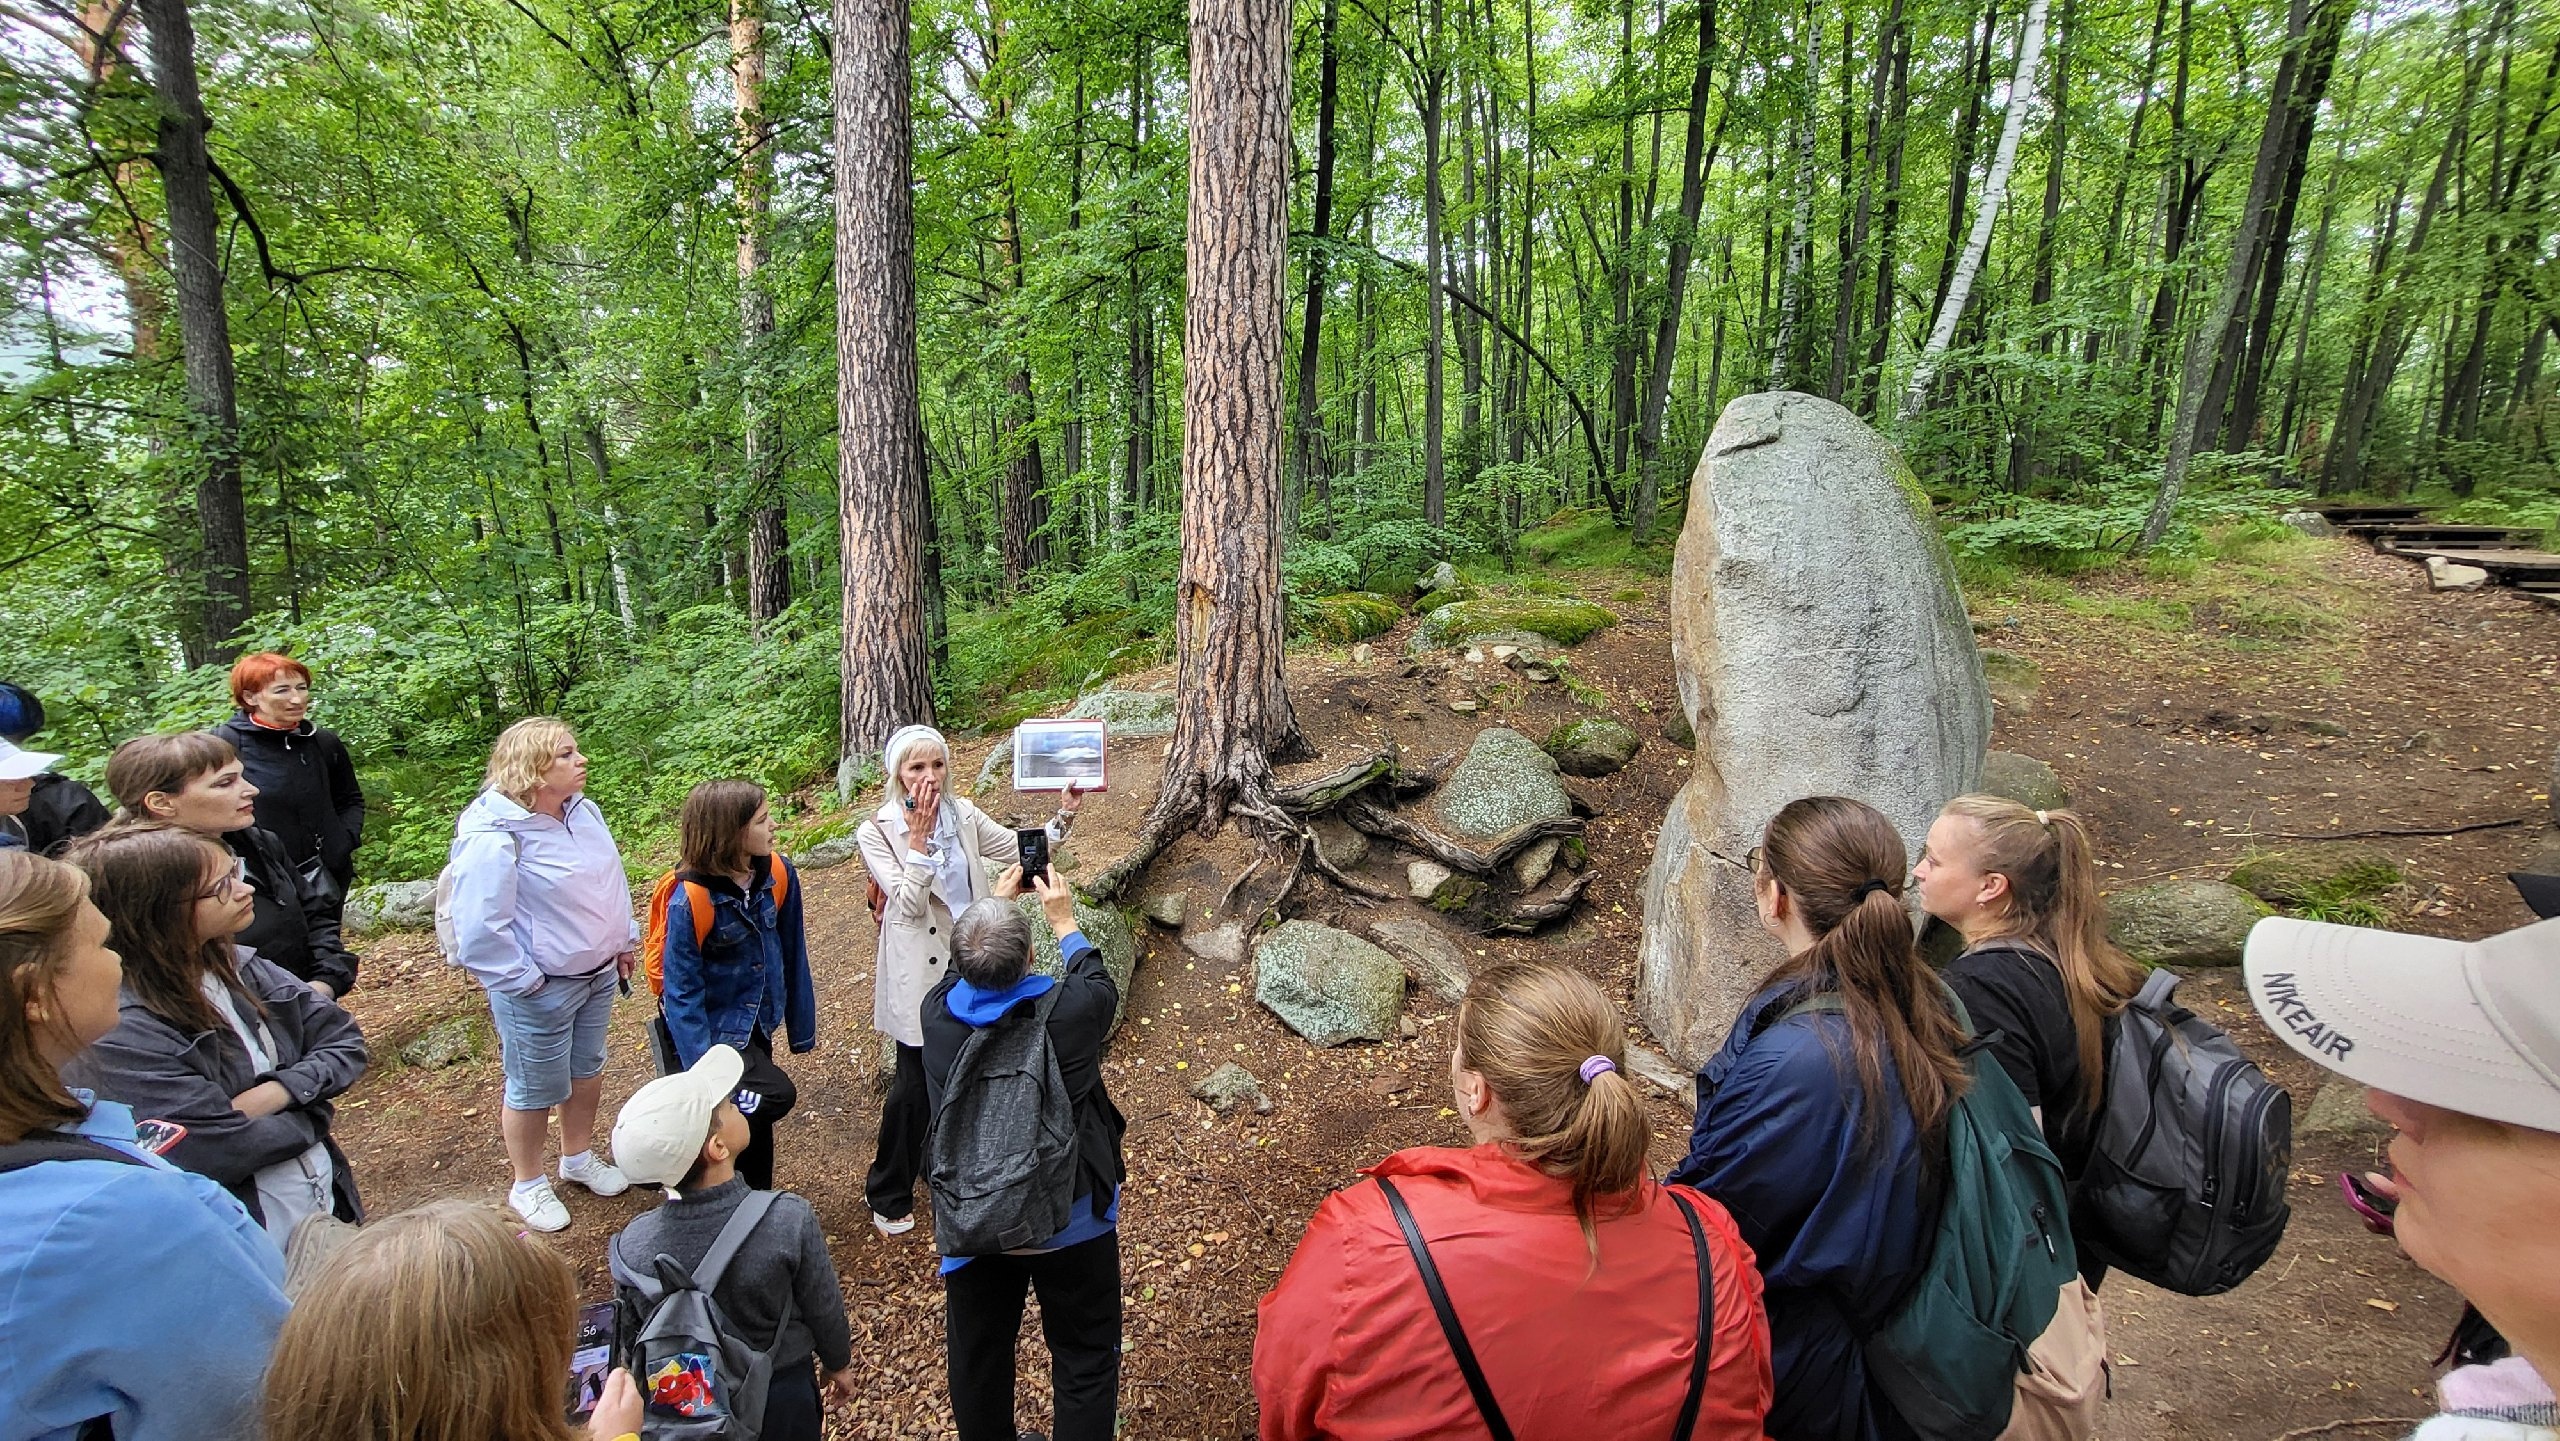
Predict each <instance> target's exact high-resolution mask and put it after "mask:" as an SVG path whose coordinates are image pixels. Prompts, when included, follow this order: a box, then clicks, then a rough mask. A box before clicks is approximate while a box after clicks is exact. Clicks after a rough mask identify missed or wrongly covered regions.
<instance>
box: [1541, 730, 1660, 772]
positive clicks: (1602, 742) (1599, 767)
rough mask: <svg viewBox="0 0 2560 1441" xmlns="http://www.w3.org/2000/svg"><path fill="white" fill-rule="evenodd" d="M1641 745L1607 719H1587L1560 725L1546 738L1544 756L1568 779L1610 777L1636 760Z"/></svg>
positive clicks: (1634, 734)
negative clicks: (1570, 777)
mask: <svg viewBox="0 0 2560 1441" xmlns="http://www.w3.org/2000/svg"><path fill="white" fill-rule="evenodd" d="M1642 744H1644V742H1643V741H1641V740H1639V739H1638V738H1637V736H1636V733H1635V732H1634V731H1631V730H1629V729H1627V728H1626V727H1625V726H1623V725H1620V724H1619V723H1618V722H1616V721H1614V720H1611V719H1609V718H1608V717H1606V716H1586V717H1584V718H1583V719H1581V720H1577V721H1569V722H1567V723H1565V724H1564V725H1560V726H1558V727H1556V728H1555V730H1554V731H1553V732H1552V733H1551V734H1549V735H1548V737H1547V747H1546V749H1547V754H1549V755H1551V756H1554V757H1555V758H1556V769H1558V770H1560V771H1563V772H1564V773H1565V774H1566V775H1569V776H1605V775H1613V774H1615V773H1617V772H1618V771H1619V770H1621V769H1623V768H1625V766H1626V764H1627V762H1629V761H1631V760H1634V759H1635V757H1636V748H1637V747H1638V746H1641V745H1642Z"/></svg>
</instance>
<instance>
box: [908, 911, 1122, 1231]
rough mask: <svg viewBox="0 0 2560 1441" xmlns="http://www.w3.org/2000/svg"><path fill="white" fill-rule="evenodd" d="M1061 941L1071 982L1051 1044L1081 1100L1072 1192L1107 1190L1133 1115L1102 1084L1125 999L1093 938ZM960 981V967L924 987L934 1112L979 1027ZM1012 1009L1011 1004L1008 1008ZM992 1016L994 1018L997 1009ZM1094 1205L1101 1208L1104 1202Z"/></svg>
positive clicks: (1070, 1091) (1065, 981)
mask: <svg viewBox="0 0 2560 1441" xmlns="http://www.w3.org/2000/svg"><path fill="white" fill-rule="evenodd" d="M1060 949H1061V950H1062V951H1063V952H1064V953H1065V956H1066V974H1065V975H1064V976H1061V977H1060V978H1059V980H1058V984H1059V985H1060V986H1062V987H1064V988H1065V990H1064V993H1063V994H1061V995H1060V996H1059V997H1058V1004H1057V1005H1056V1006H1054V1007H1052V1008H1051V1009H1050V1012H1049V1047H1050V1049H1051V1050H1052V1051H1054V1052H1056V1053H1057V1057H1058V1079H1059V1080H1061V1081H1064V1082H1065V1083H1066V1087H1067V1096H1068V1098H1069V1099H1070V1100H1072V1101H1073V1102H1074V1103H1075V1108H1076V1189H1075V1197H1074V1199H1077V1200H1082V1199H1083V1198H1084V1197H1086V1196H1089V1195H1101V1196H1106V1197H1107V1196H1108V1195H1109V1194H1110V1192H1111V1189H1112V1188H1113V1187H1115V1186H1117V1185H1119V1184H1120V1182H1121V1181H1122V1180H1123V1179H1124V1178H1125V1177H1126V1176H1127V1175H1128V1169H1129V1168H1128V1164H1127V1162H1126V1161H1125V1160H1123V1159H1122V1157H1121V1154H1120V1136H1121V1133H1122V1132H1123V1131H1124V1130H1126V1129H1127V1128H1128V1123H1127V1122H1126V1121H1124V1120H1122V1119H1121V1116H1120V1108H1119V1107H1118V1106H1115V1105H1113V1104H1112V1103H1111V1092H1110V1091H1108V1090H1106V1089H1105V1088H1104V1087H1103V1084H1102V1047H1103V1043H1104V1042H1105V1041H1107V1040H1109V1039H1110V1037H1111V1017H1112V1015H1113V1014H1114V1013H1115V1012H1117V1011H1118V1010H1119V1007H1120V988H1119V986H1117V985H1115V984H1114V983H1113V982H1112V979H1111V973H1110V972H1109V971H1106V970H1104V969H1103V968H1102V953H1101V952H1100V951H1097V950H1095V949H1094V947H1093V943H1092V942H1091V941H1087V940H1085V939H1084V937H1082V936H1075V937H1072V938H1070V943H1069V944H1067V945H1065V946H1062V947H1060ZM959 983H960V977H959V975H958V974H957V973H956V972H955V973H952V974H948V975H945V976H944V977H943V978H942V980H941V982H940V983H939V984H937V985H936V986H934V988H933V989H932V990H931V991H929V992H927V993H926V995H925V998H924V1005H923V1007H922V1008H921V1009H922V1016H921V1019H922V1020H923V1022H924V1087H925V1098H926V1102H927V1104H928V1106H929V1107H930V1110H929V1111H928V1114H935V1115H938V1114H940V1113H941V1110H942V1082H943V1080H944V1078H945V1077H947V1076H949V1075H950V1074H951V1063H952V1062H954V1061H956V1060H958V1059H960V1047H961V1045H962V1044H963V1043H964V1042H966V1041H967V1040H968V1039H969V1033H970V1032H971V1031H974V1030H976V1029H977V1027H975V1026H972V1025H970V1024H969V1023H968V1022H966V1021H964V1020H961V1019H960V1018H959V1017H957V1016H955V1015H953V1014H952V1013H951V1005H950V998H951V988H952V987H953V986H956V985H958V984H959ZM1036 999H1038V998H1037V997H1032V996H1026V997H1024V998H1023V999H1022V1000H1021V1001H1019V1002H1016V1005H1029V1004H1031V1003H1032V1002H1033V1001H1035V1000H1036ZM1012 1009H1013V1008H1012V1007H1007V1008H1006V1013H1007V1014H1010V1013H1011V1011H1012ZM987 1024H993V1018H992V1017H990V1018H989V1020H988V1022H987ZM1096 1205H1097V1208H1098V1207H1099V1205H1100V1203H1099V1202H1097V1203H1096Z"/></svg>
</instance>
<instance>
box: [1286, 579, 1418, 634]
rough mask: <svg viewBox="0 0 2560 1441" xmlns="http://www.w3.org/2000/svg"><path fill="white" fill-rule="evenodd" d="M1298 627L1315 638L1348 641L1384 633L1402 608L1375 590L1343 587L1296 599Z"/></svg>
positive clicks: (1401, 612)
mask: <svg viewBox="0 0 2560 1441" xmlns="http://www.w3.org/2000/svg"><path fill="white" fill-rule="evenodd" d="M1296 610H1297V623H1298V629H1299V630H1300V631H1301V632H1302V633H1304V634H1306V635H1310V636H1313V637H1315V638H1316V639H1317V640H1325V641H1332V642H1334V643H1335V644H1337V645H1349V644H1350V643H1351V642H1353V641H1355V640H1367V639H1368V638H1369V637H1371V636H1373V635H1380V634H1383V633H1385V631H1386V629H1387V627H1389V626H1391V625H1394V624H1395V623H1396V619H1397V617H1399V616H1401V615H1403V614H1404V611H1403V609H1402V608H1401V607H1399V606H1398V605H1397V604H1396V603H1395V602H1394V601H1392V600H1389V599H1388V598H1387V597H1385V596H1383V595H1379V594H1378V593H1376V592H1375V591H1366V590H1346V591H1343V592H1341V593H1340V594H1338V595H1321V596H1316V597H1314V598H1313V599H1309V600H1301V601H1299V602H1298V603H1297V606H1296Z"/></svg>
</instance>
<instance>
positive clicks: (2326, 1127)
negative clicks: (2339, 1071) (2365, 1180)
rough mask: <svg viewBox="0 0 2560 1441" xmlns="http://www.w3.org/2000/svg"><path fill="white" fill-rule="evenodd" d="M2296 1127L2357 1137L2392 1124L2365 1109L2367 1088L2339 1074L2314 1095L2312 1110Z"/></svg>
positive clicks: (2311, 1132)
mask: <svg viewBox="0 0 2560 1441" xmlns="http://www.w3.org/2000/svg"><path fill="white" fill-rule="evenodd" d="M2294 1129H2295V1130H2297V1131H2300V1132H2302V1133H2303V1134H2305V1135H2313V1136H2356V1135H2365V1134H2369V1133H2370V1134H2378V1133H2380V1132H2384V1131H2388V1130H2390V1129H2391V1127H2390V1126H2389V1125H2388V1124H2387V1123H2385V1122H2384V1121H2383V1120H2382V1119H2381V1118H2380V1117H2378V1116H2376V1115H2374V1114H2373V1112H2371V1111H2368V1110H2366V1109H2365V1104H2364V1087H2362V1086H2359V1085H2357V1084H2356V1083H2355V1082H2353V1081H2350V1080H2347V1079H2345V1078H2344V1077H2339V1078H2335V1079H2332V1080H2330V1081H2328V1082H2327V1083H2325V1084H2323V1085H2322V1086H2321V1087H2320V1093H2319V1094H2318V1095H2316V1096H2313V1097H2312V1098H2311V1109H2310V1110H2308V1111H2305V1112H2304V1113H2303V1115H2302V1119H2301V1120H2300V1121H2298V1122H2296V1123H2295V1124H2294Z"/></svg>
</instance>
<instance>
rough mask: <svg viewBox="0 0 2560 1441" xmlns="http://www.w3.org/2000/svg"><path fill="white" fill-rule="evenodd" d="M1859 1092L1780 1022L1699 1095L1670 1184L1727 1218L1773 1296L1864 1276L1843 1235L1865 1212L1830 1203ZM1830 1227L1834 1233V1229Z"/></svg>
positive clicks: (1810, 1039) (1814, 1044)
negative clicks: (1711, 1201)
mask: <svg viewBox="0 0 2560 1441" xmlns="http://www.w3.org/2000/svg"><path fill="white" fill-rule="evenodd" d="M1860 1109H1861V1108H1860V1106H1859V1102H1858V1096H1857V1087H1856V1086H1855V1085H1854V1084H1844V1080H1843V1078H1842V1077H1841V1076H1840V1074H1839V1073H1838V1071H1836V1070H1835V1069H1834V1068H1833V1065H1832V1061H1831V1057H1830V1054H1829V1053H1828V1051H1827V1050H1826V1049H1825V1048H1824V1046H1823V1044H1822V1039H1821V1037H1820V1036H1819V1035H1818V1034H1817V1033H1816V1032H1815V1031H1814V1030H1813V1028H1812V1027H1811V1026H1809V1025H1804V1024H1800V1023H1794V1022H1781V1023H1780V1024H1778V1025H1777V1026H1774V1027H1772V1028H1771V1029H1770V1031H1769V1032H1768V1033H1767V1034H1765V1035H1763V1036H1762V1037H1760V1038H1759V1039H1758V1040H1756V1041H1754V1042H1753V1043H1752V1044H1751V1045H1750V1046H1749V1047H1747V1048H1746V1049H1744V1050H1743V1051H1742V1053H1741V1054H1740V1055H1739V1056H1737V1057H1735V1058H1734V1061H1733V1065H1732V1068H1731V1069H1730V1070H1729V1071H1727V1072H1726V1074H1725V1077H1724V1081H1723V1084H1721V1085H1719V1086H1717V1087H1716V1088H1715V1089H1714V1091H1713V1092H1712V1093H1711V1094H1702V1095H1701V1096H1700V1098H1699V1104H1698V1120H1697V1125H1696V1127H1695V1129H1694V1130H1693V1131H1692V1132H1691V1134H1690V1138H1689V1154H1688V1157H1687V1159H1685V1160H1683V1161H1682V1162H1681V1163H1680V1165H1679V1168H1678V1169H1677V1170H1675V1171H1673V1172H1672V1175H1671V1179H1672V1180H1674V1181H1678V1182H1681V1183H1683V1184H1686V1185H1690V1186H1694V1187H1696V1188H1697V1189H1699V1190H1701V1191H1704V1192H1706V1193H1707V1194H1708V1195H1710V1196H1713V1197H1715V1198H1716V1200H1717V1201H1718V1202H1720V1203H1722V1205H1723V1206H1724V1208H1725V1210H1727V1211H1728V1212H1730V1213H1732V1216H1733V1221H1734V1224H1735V1226H1737V1227H1738V1228H1740V1230H1741V1232H1742V1239H1743V1240H1744V1241H1746V1242H1748V1243H1749V1244H1750V1246H1751V1250H1752V1254H1754V1255H1756V1256H1757V1257H1759V1258H1760V1270H1761V1274H1762V1275H1763V1276H1765V1277H1766V1278H1767V1279H1768V1282H1769V1284H1770V1285H1771V1286H1773V1287H1777V1286H1803V1285H1810V1284H1814V1283H1817V1282H1820V1281H1822V1280H1825V1279H1829V1278H1832V1277H1835V1276H1839V1275H1843V1274H1848V1273H1853V1272H1855V1271H1858V1270H1860V1269H1862V1263H1863V1259H1864V1258H1863V1257H1862V1256H1860V1255H1859V1254H1857V1253H1856V1252H1857V1245H1856V1244H1855V1243H1853V1242H1851V1239H1850V1237H1849V1236H1847V1235H1845V1234H1835V1231H1840V1230H1843V1229H1845V1230H1854V1231H1859V1232H1861V1233H1863V1230H1864V1228H1863V1227H1862V1226H1859V1225H1857V1224H1856V1221H1857V1215H1858V1213H1860V1212H1863V1211H1865V1210H1866V1209H1868V1208H1866V1207H1865V1206H1863V1205H1862V1204H1860V1201H1859V1198H1857V1197H1843V1196H1837V1195H1835V1192H1836V1191H1837V1190H1838V1187H1837V1186H1836V1184H1835V1183H1836V1182H1837V1180H1838V1178H1839V1177H1840V1175H1841V1173H1842V1170H1843V1167H1844V1163H1845V1162H1847V1161H1848V1160H1849V1159H1850V1157H1849V1156H1848V1154H1847V1153H1848V1151H1849V1150H1850V1149H1851V1148H1853V1147H1854V1146H1855V1145H1856V1141H1857V1135H1856V1128H1857V1124H1858V1113H1859V1110H1860ZM1833 1223H1841V1224H1840V1225H1839V1226H1835V1225H1834V1224H1833Z"/></svg>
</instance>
